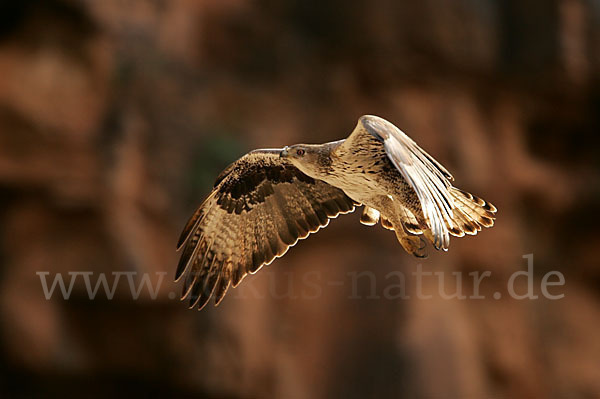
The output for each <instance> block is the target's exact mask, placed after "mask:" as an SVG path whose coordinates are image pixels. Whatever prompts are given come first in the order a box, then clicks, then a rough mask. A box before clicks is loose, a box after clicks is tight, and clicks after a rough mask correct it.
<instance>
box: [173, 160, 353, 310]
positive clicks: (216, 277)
mask: <svg viewBox="0 0 600 399" xmlns="http://www.w3.org/2000/svg"><path fill="white" fill-rule="evenodd" d="M280 152H281V150H280V149H274V150H256V151H252V152H250V153H249V154H246V155H245V156H243V157H242V158H240V159H239V160H238V161H236V162H234V163H233V164H232V165H230V166H229V167H228V168H227V169H225V170H224V171H223V173H221V175H219V177H218V178H217V181H216V183H215V188H214V189H213V191H212V193H211V194H210V195H209V196H208V198H207V199H206V200H205V201H204V203H203V204H202V205H201V206H200V208H198V210H197V211H196V212H195V213H194V215H193V216H192V217H191V218H190V220H189V222H188V223H187V224H186V226H185V228H184V230H183V232H182V234H181V237H180V239H179V243H178V248H181V247H182V246H183V253H182V255H181V259H180V261H179V265H178V267H177V272H176V276H175V278H176V280H178V279H179V278H181V276H182V275H184V276H185V279H184V285H183V293H182V299H185V298H186V297H189V301H190V308H192V307H195V306H197V307H198V308H199V309H201V308H202V307H204V305H206V303H207V302H208V300H209V299H210V297H211V295H213V294H214V295H215V304H217V305H218V304H219V302H220V301H221V299H222V298H223V296H224V295H225V292H226V291H227V289H228V288H229V285H230V284H231V285H233V286H234V287H235V286H237V285H238V284H239V282H240V281H241V280H242V279H243V278H244V276H246V274H248V273H255V272H256V271H258V269H260V268H261V266H262V265H264V264H269V263H270V262H272V261H273V259H275V258H276V257H280V256H283V254H285V253H286V251H287V250H288V248H289V247H290V246H292V245H294V244H295V243H296V242H297V241H298V240H299V239H303V238H306V237H307V236H308V235H309V234H310V233H314V232H316V231H317V230H319V228H321V227H325V226H327V224H328V223H329V219H330V218H334V217H336V216H337V215H339V214H340V213H348V212H352V211H353V210H354V203H353V201H352V200H351V199H350V198H349V197H348V196H347V195H346V194H344V192H343V191H342V190H340V189H338V188H335V187H333V186H331V185H329V184H327V183H325V182H323V181H320V180H315V179H313V178H311V177H309V176H307V175H305V174H304V173H302V172H301V171H300V170H299V169H297V168H296V167H295V166H293V165H292V164H291V163H289V162H288V161H286V160H285V159H283V158H280V157H279V153H280Z"/></svg>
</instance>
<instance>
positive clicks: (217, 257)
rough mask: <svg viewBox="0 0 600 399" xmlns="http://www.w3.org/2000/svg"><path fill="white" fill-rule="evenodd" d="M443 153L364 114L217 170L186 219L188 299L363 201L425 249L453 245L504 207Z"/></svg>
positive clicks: (197, 300) (369, 220)
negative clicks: (339, 128) (320, 139)
mask: <svg viewBox="0 0 600 399" xmlns="http://www.w3.org/2000/svg"><path fill="white" fill-rule="evenodd" d="M453 180H454V178H453V177H452V175H451V174H450V172H448V171H447V170H446V168H444V167H443V166H442V165H441V164H440V163H439V162H437V161H436V160H435V159H433V157H432V156H431V155H429V154H427V153H426V152H425V151H424V150H423V149H422V148H421V147H419V146H418V145H417V144H416V143H415V142H414V141H413V140H412V139H411V138H410V137H408V136H407V135H406V134H404V133H403V132H402V131H401V130H400V129H398V128H397V127H396V126H394V125H393V124H392V123H390V122H388V121H386V120H385V119H382V118H379V117H377V116H372V115H365V116H362V117H361V118H360V119H359V120H358V124H357V125H356V127H355V129H354V131H353V132H352V133H351V134H350V136H349V137H348V138H347V139H345V140H339V141H334V142H331V143H325V144H297V145H292V146H289V147H284V148H280V149H264V150H254V151H252V152H250V153H248V154H246V155H244V156H243V157H242V158H240V159H238V160H237V161H235V162H234V163H232V164H231V165H230V166H228V167H227V168H226V169H225V170H224V171H223V172H221V174H220V175H219V176H218V177H217V180H216V182H215V185H214V188H213V190H212V192H211V193H210V195H209V196H208V198H206V200H205V201H204V202H203V203H202V205H200V207H199V208H198V210H196V212H195V213H194V214H193V215H192V217H191V218H190V220H189V221H188V222H187V224H186V225H185V227H184V229H183V232H182V233H181V237H180V239H179V242H178V245H177V247H178V249H181V248H183V252H182V254H181V259H180V261H179V264H178V266H177V271H176V277H175V278H176V281H177V280H179V279H180V278H181V277H182V276H185V278H184V284H183V293H182V300H183V299H186V298H189V305H190V308H194V307H198V308H199V309H202V308H203V307H204V306H205V305H206V303H207V302H208V301H209V299H210V297H211V296H213V295H214V297H215V305H218V304H219V303H220V302H221V300H222V299H223V296H224V295H225V293H226V291H227V289H228V288H229V286H230V285H232V286H233V287H235V286H237V285H238V284H239V283H240V281H242V279H243V278H244V276H246V275H247V274H248V273H251V274H253V273H255V272H256V271H258V270H259V269H260V268H261V267H262V266H263V265H265V264H267V265H268V264H269V263H271V262H272V261H273V260H274V259H275V258H277V257H280V256H283V255H284V254H285V253H286V251H287V250H288V248H289V247H291V246H292V245H294V244H295V243H296V242H297V241H298V240H299V239H303V238H306V237H307V236H308V235H309V234H310V233H314V232H316V231H318V230H319V229H320V228H321V227H325V226H327V224H328V223H329V220H330V219H331V218H335V217H337V216H338V215H339V214H344V213H349V212H352V211H354V210H355V208H356V207H358V206H361V205H363V206H364V210H363V213H362V216H361V218H360V221H361V223H363V224H366V225H374V224H376V223H377V222H378V221H381V224H382V225H383V227H385V228H387V229H389V230H393V231H394V232H395V234H396V237H397V238H398V241H399V242H400V244H401V245H402V247H403V248H404V249H405V250H406V251H407V252H408V253H410V254H412V255H414V256H417V257H426V256H427V252H426V248H425V247H426V244H425V240H424V239H423V237H425V239H426V240H427V241H429V242H430V243H431V244H432V245H433V246H434V248H436V249H438V250H439V249H442V250H447V249H448V245H449V243H450V235H453V236H456V237H462V236H464V235H465V234H470V235H474V234H477V232H478V231H480V230H481V229H482V227H491V226H492V225H493V224H494V220H495V214H496V208H495V207H494V206H493V205H492V204H490V203H489V202H486V201H484V200H483V199H481V198H479V197H476V196H475V195H473V194H470V193H468V192H466V191H463V190H461V189H459V188H456V187H454V186H453V185H452V181H453Z"/></svg>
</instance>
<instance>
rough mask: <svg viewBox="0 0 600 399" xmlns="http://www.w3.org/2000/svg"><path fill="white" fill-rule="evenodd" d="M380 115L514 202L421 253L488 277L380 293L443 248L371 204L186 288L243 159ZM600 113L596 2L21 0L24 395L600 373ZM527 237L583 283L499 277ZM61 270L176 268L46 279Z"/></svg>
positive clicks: (367, 390) (15, 97)
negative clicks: (192, 298) (112, 284)
mask: <svg viewBox="0 0 600 399" xmlns="http://www.w3.org/2000/svg"><path fill="white" fill-rule="evenodd" d="M367 113H369V114H377V115H380V116H382V117H385V118H387V119H389V120H390V121H392V122H394V123H395V124H397V125H398V126H399V127H400V128H402V129H403V130H404V131H406V132H407V133H408V134H410V135H411V136H412V137H413V138H414V139H415V140H416V141H417V142H418V143H419V144H421V145H422V146H423V147H424V148H425V149H427V150H428V151H429V152H430V153H431V154H433V155H434V156H435V157H436V158H437V159H438V160H440V161H441V162H442V163H443V164H445V165H446V166H447V167H448V169H449V170H450V171H451V172H453V174H454V176H455V178H456V182H457V185H458V186H459V187H461V188H464V189H466V190H468V191H472V192H474V193H476V194H478V195H481V196H482V197H484V198H486V199H487V200H489V201H491V202H492V203H494V204H495V205H496V206H497V207H498V208H499V213H498V220H497V224H496V226H495V227H494V228H493V229H491V230H486V231H484V232H482V233H480V234H479V235H477V236H475V237H467V238H463V239H453V240H452V245H451V249H450V251H449V252H448V253H433V254H431V256H430V257H429V258H428V259H427V260H425V261H423V262H421V263H422V268H423V270H424V271H428V272H436V271H444V272H445V273H446V276H447V278H446V279H445V283H446V284H445V289H446V290H447V291H448V292H452V291H453V290H454V291H455V289H456V288H457V287H456V285H459V284H462V287H463V290H464V291H465V293H467V294H469V292H470V291H472V284H470V283H469V282H470V281H471V277H470V276H469V274H468V273H473V272H477V271H478V272H480V273H482V272H483V271H490V272H491V273H492V277H490V278H489V279H488V280H486V282H485V283H484V284H482V286H481V294H482V295H484V296H485V297H486V299H480V300H458V299H445V298H444V297H443V295H440V293H438V288H437V287H438V285H437V282H436V281H437V280H436V279H433V278H428V279H425V280H424V281H425V283H424V284H425V288H424V289H425V291H426V292H429V293H431V294H432V298H431V299H428V300H418V299H404V300H403V299H396V300H390V299H386V298H375V297H377V296H380V297H381V294H382V291H383V290H384V288H385V287H388V286H389V284H390V280H389V279H388V278H386V277H387V276H388V275H389V273H391V272H397V271H401V272H403V273H405V274H406V275H407V276H410V273H411V272H413V271H414V270H416V268H417V267H418V261H417V260H416V259H413V258H411V257H409V256H408V255H407V254H406V253H404V251H403V250H402V248H401V247H400V246H399V245H398V244H397V242H396V240H395V237H394V234H392V233H391V232H388V231H385V230H383V229H382V228H381V227H379V226H377V227H366V226H362V225H360V224H359V223H358V216H359V215H358V213H357V214H353V215H350V216H345V217H342V218H340V219H337V220H335V221H333V222H332V223H331V225H330V227H328V228H327V229H326V230H323V231H321V232H320V233H319V234H318V236H315V237H311V238H310V239H308V240H306V241H302V242H300V243H299V244H298V245H296V246H295V247H294V248H293V249H292V250H290V252H289V253H288V254H287V255H286V256H285V257H284V258H282V259H279V260H277V261H276V262H274V263H273V264H271V265H270V266H268V267H266V268H264V269H263V270H262V271H261V272H260V273H258V274H256V275H254V276H250V277H248V278H246V280H245V281H244V282H243V283H242V284H241V285H240V287H238V288H236V289H234V290H232V291H230V293H229V294H228V296H226V298H225V300H224V301H223V303H222V304H221V305H220V306H219V307H218V308H214V307H212V306H210V307H207V308H206V309H205V310H203V311H202V312H196V311H191V310H187V307H186V306H185V304H184V303H181V302H179V301H178V299H176V298H175V299H174V298H173V296H174V295H173V293H177V296H178V295H179V290H180V288H181V287H180V285H179V284H175V283H172V282H171V280H172V276H173V274H174V270H175V264H176V261H177V254H176V253H175V248H174V246H175V242H176V239H177V236H178V233H179V230H180V229H181V228H182V226H183V224H184V223H185V221H186V218H187V217H188V216H189V215H190V214H191V213H192V212H193V210H194V208H195V207H196V206H197V205H198V204H199V203H200V202H201V200H202V198H203V197H204V196H205V195H206V194H207V193H208V192H209V190H210V188H211V185H212V182H213V179H214V178H215V177H216V175H217V174H218V172H219V171H220V170H221V169H222V168H223V167H225V166H226V165H227V164H228V163H229V162H231V161H233V160H234V159H236V158H237V157H238V156H240V155H241V154H243V153H245V152H246V151H248V150H250V149H253V148H258V147H278V146H283V145H285V144H292V143H296V142H324V141H328V140H334V139H340V138H344V137H346V136H347V135H348V134H349V133H350V132H351V130H352V129H353V127H354V125H355V123H356V120H357V119H358V117H359V116H360V115H362V114H367ZM599 129H600V3H599V2H598V1H596V0H502V1H499V0H495V1H494V0H452V1H450V0H423V1H419V2H401V1H396V0H379V1H367V0H358V1H351V2H350V1H343V0H329V1H313V0H287V1H279V2H277V1H266V0H256V1H251V0H197V1H196V0H174V1H167V0H152V1H151V0H148V1H145V0H107V1H99V0H98V1H95V0H87V1H75V0H64V1H61V0H48V1H42V0H39V1H36V0H28V1H5V2H2V3H0V396H2V397H10V396H17V397H18V396H38V395H45V396H65V395H78V396H85V397H104V396H107V395H113V396H119V397H120V396H125V395H127V396H132V395H145V396H147V395H158V394H164V395H170V396H201V397H232V398H254V397H261V398H262V397H282V398H325V397H345V398H365V397H446V398H464V397H468V398H484V397H495V398H501V397H506V398H515V397H528V398H531V397H554V398H567V397H568V398H595V397H599V396H600V339H599V331H600V286H599V282H600V267H599V261H598V259H599V258H600V230H599V229H598V228H597V225H596V223H597V222H598V221H599V218H598V206H599V205H600V201H599V200H600V140H598V134H599ZM317 237H318V238H317ZM525 254H533V255H534V267H535V272H534V275H535V278H534V286H535V287H536V291H537V293H538V294H539V286H540V282H541V280H542V278H543V276H544V274H545V273H547V272H548V271H552V270H557V271H560V272H562V273H563V274H564V276H565V279H566V283H565V285H564V286H562V287H553V288H552V292H553V293H561V294H564V298H563V299H560V300H547V299H544V298H542V297H541V296H540V298H539V299H537V300H515V299H510V298H508V296H507V295H504V296H503V297H502V298H501V299H494V298H493V296H492V293H494V292H496V291H501V292H505V287H506V282H507V280H508V279H509V276H510V275H511V274H512V273H514V272H516V271H519V270H524V269H525V268H526V266H527V262H526V260H525V259H524V258H523V255H525ZM40 271H41V272H48V273H49V275H48V281H50V282H51V281H52V279H53V278H54V276H56V274H57V273H63V275H64V276H66V277H68V274H67V273H69V272H74V271H85V272H93V273H94V274H93V276H96V277H97V276H98V275H99V273H107V275H108V276H109V277H110V276H113V274H112V273H113V272H131V273H136V274H135V275H136V276H141V275H144V274H147V275H148V276H151V277H152V279H153V281H155V283H156V281H157V279H160V277H161V276H162V277H163V280H164V281H163V282H162V284H161V285H160V289H159V291H158V293H157V297H156V299H152V298H151V295H150V294H148V293H146V292H145V291H144V293H142V295H141V297H140V298H139V299H138V300H133V299H132V296H131V294H130V293H129V288H128V286H127V285H126V284H119V285H118V287H117V291H116V293H115V296H114V298H113V299H112V300H109V299H108V298H107V297H106V295H102V293H100V294H98V295H97V297H96V298H95V299H94V300H90V299H89V298H88V295H87V293H86V289H85V284H84V283H83V280H82V279H79V280H77V281H76V283H75V284H74V286H73V292H72V295H71V297H70V298H69V300H63V299H62V298H61V297H60V295H54V296H53V297H52V299H51V300H46V299H45V297H44V292H43V289H42V286H41V281H40V276H39V275H38V274H36V273H38V272H40ZM363 271H372V273H373V276H374V279H373V280H371V279H370V278H369V277H367V278H366V279H360V280H358V279H357V280H356V281H354V282H353V281H352V279H351V277H349V276H353V275H354V276H355V275H356V273H360V272H363ZM452 272H461V273H462V274H461V276H462V279H459V280H456V279H454V277H452V275H451V274H450V273H452ZM165 273H166V274H165ZM311 273H312V274H311ZM96 277H94V278H96ZM308 280H310V282H311V285H306V284H305V283H306V281H308ZM92 281H95V280H93V279H92ZM109 281H112V280H110V278H109ZM336 281H342V282H343V283H344V284H342V285H335V284H333V283H332V282H336ZM357 281H358V283H357V284H358V285H357V284H354V283H356V282H357ZM457 281H458V282H457ZM519 281H521V282H520V283H519V284H520V285H519V287H517V288H518V290H521V291H520V292H522V291H523V290H525V289H526V288H527V287H526V286H527V283H526V282H525V281H524V280H519ZM67 283H68V281H67ZM414 284H415V283H414V280H411V279H407V284H406V289H407V292H408V293H409V294H410V293H414V289H415V287H414ZM373 286H375V292H376V294H373V292H371V291H370V290H371V289H372V288H373ZM308 289H310V290H311V291H310V295H309V294H307V293H305V292H304V290H308ZM503 290H504V291H503ZM355 291H356V292H359V293H363V294H361V295H354V294H356V292H355ZM313 294H314V295H313Z"/></svg>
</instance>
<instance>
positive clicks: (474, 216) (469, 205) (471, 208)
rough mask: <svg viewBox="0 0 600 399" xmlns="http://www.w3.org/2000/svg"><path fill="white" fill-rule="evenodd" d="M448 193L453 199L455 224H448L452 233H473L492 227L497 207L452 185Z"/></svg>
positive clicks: (459, 235) (460, 235)
mask: <svg viewBox="0 0 600 399" xmlns="http://www.w3.org/2000/svg"><path fill="white" fill-rule="evenodd" d="M450 194H451V195H452V199H453V200H454V206H455V208H454V209H453V213H454V218H453V219H454V220H453V222H454V223H455V224H456V226H448V228H449V230H450V233H451V234H452V235H455V236H458V237H462V236H463V235H464V234H470V235H475V234H477V232H478V231H481V229H482V228H484V227H492V226H493V225H494V220H495V219H496V212H497V209H496V207H495V206H494V205H492V204H491V203H489V202H487V201H485V200H484V199H482V198H479V197H477V196H475V195H473V194H471V193H468V192H466V191H463V190H461V189H458V188H455V187H452V188H451V189H450Z"/></svg>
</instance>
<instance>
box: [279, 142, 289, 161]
mask: <svg viewBox="0 0 600 399" xmlns="http://www.w3.org/2000/svg"><path fill="white" fill-rule="evenodd" d="M289 148H290V147H288V146H287V145H286V146H285V147H283V150H281V152H280V153H279V158H287V156H288V149H289Z"/></svg>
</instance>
